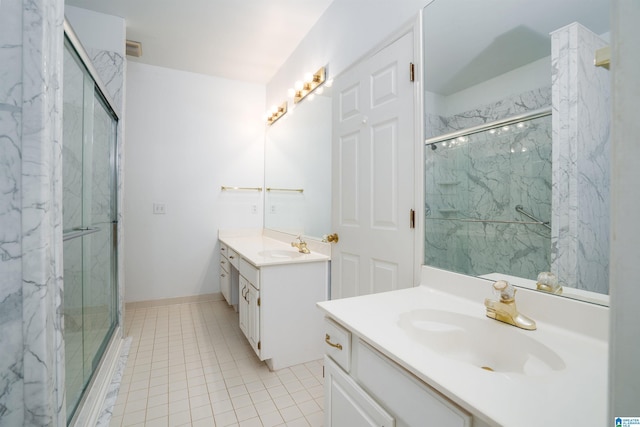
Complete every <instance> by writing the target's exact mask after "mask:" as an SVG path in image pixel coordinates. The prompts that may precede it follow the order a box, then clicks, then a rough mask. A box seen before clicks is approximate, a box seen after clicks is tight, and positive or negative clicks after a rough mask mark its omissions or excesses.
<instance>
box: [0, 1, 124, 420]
mask: <svg viewBox="0 0 640 427" xmlns="http://www.w3.org/2000/svg"><path fill="white" fill-rule="evenodd" d="M63 13H64V2H63V1H62V0H46V1H45V0H30V1H28V2H22V1H19V0H3V1H2V2H0V64H2V66H1V67H0V178H1V179H0V221H1V222H0V275H1V277H2V286H1V287H0V348H2V357H1V358H0V425H2V426H5V425H7V426H21V425H29V426H35V427H38V426H64V425H66V413H65V402H64V399H65V397H64V390H65V369H64V356H65V355H64V341H63V325H62V315H61V313H62V300H63V297H62V296H63V286H62V285H63V283H62V271H63V269H62V266H63V259H62V253H63V249H62V248H63V244H62V228H63V224H62V184H61V182H62V144H61V142H62V110H63V106H62V93H61V92H62V91H61V88H62V87H63V81H62V59H63V42H62V38H63V20H64V15H63ZM95 55H96V56H94V57H99V58H98V59H99V60H103V58H104V60H103V63H110V64H117V67H115V68H116V69H117V70H115V71H114V67H107V66H106V65H105V66H103V67H102V68H103V69H105V70H106V69H109V70H111V73H112V74H111V75H112V78H111V79H105V81H108V84H107V87H109V88H110V90H111V88H113V93H112V97H114V98H117V99H119V103H118V104H117V105H119V106H120V107H121V106H122V93H123V87H124V86H123V83H124V66H125V63H124V58H122V56H120V58H118V57H117V55H111V56H110V55H109V54H103V55H101V54H100V53H96V54H95ZM114 95H115V96H114ZM118 132H119V136H121V135H122V126H120V127H119V129H118ZM121 141H122V138H120V142H119V143H120V144H121V143H122V142H121ZM120 153H122V150H120ZM121 168H122V162H120V170H121ZM120 206H122V204H121V203H120ZM118 215H119V217H120V218H121V215H122V213H121V212H119V213H118ZM119 234H120V235H121V230H119ZM120 242H122V239H120ZM120 275H121V276H120V277H123V276H122V275H123V269H122V268H121V269H120ZM120 286H121V287H122V286H123V282H122V280H121V281H120ZM121 295H122V292H121ZM121 301H122V296H121ZM121 307H122V302H120V304H119V316H120V317H122V314H121V313H122V310H121Z"/></svg>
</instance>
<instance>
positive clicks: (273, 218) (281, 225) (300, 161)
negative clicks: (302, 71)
mask: <svg viewBox="0 0 640 427" xmlns="http://www.w3.org/2000/svg"><path fill="white" fill-rule="evenodd" d="M330 92H331V90H330V88H329V87H328V86H327V85H325V86H322V87H320V88H318V89H316V90H315V91H314V92H313V93H311V94H309V95H308V96H307V97H306V98H304V99H303V100H302V101H300V102H298V103H297V104H293V103H290V104H289V109H288V111H287V114H286V115H284V116H283V117H282V118H280V119H279V120H278V121H277V122H275V123H274V124H273V125H271V126H269V127H268V129H267V133H266V140H265V189H266V192H265V206H264V224H265V228H269V229H272V230H277V231H282V232H286V233H291V234H294V235H305V236H307V237H316V238H318V239H320V238H321V236H323V235H324V234H327V233H329V232H330V230H331V180H330V179H328V177H330V176H331V93H330Z"/></svg>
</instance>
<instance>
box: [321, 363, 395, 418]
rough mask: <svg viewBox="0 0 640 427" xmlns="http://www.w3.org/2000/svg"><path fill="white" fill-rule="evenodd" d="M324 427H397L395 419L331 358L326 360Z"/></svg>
mask: <svg viewBox="0 0 640 427" xmlns="http://www.w3.org/2000/svg"><path fill="white" fill-rule="evenodd" d="M324 399H325V403H324V405H325V412H324V425H325V427H374V426H377V427H394V426H395V420H394V419H393V417H392V416H391V415H389V414H388V413H387V412H386V411H385V410H384V409H383V408H382V407H381V406H380V405H378V404H377V403H376V402H375V401H374V400H373V399H372V398H371V396H369V395H368V394H367V393H366V392H365V391H364V390H363V389H362V388H361V387H360V386H359V385H358V384H357V383H356V382H355V381H354V380H353V379H352V378H351V377H349V376H348V375H347V374H346V373H345V372H344V371H343V370H342V369H340V367H339V366H338V365H336V364H335V363H334V362H333V361H332V360H331V359H330V358H328V357H327V356H325V358H324Z"/></svg>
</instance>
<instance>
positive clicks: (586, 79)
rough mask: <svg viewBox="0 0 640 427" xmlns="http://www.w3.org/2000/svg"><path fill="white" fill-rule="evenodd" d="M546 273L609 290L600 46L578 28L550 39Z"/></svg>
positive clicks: (605, 96)
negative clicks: (549, 218)
mask: <svg viewBox="0 0 640 427" xmlns="http://www.w3.org/2000/svg"><path fill="white" fill-rule="evenodd" d="M551 40H552V70H553V71H552V81H553V122H554V123H553V220H552V226H553V233H552V234H553V237H552V257H551V259H552V271H554V272H555V273H556V274H557V275H558V277H559V278H560V279H561V280H562V281H563V282H565V283H567V284H569V285H570V286H572V287H576V288H579V289H585V290H589V291H594V292H599V293H605V294H606V293H608V283H609V274H608V271H609V205H610V178H609V174H610V146H611V136H610V105H611V104H610V98H611V96H610V86H611V83H610V74H609V71H608V70H607V69H605V68H602V67H595V66H594V65H593V58H594V53H595V51H596V49H598V48H601V47H604V46H606V44H607V43H606V42H605V41H603V40H602V39H601V38H600V37H599V36H598V35H596V34H594V33H593V32H591V31H590V30H589V29H587V28H585V27H584V26H582V25H581V24H579V23H573V24H571V25H568V26H566V27H564V28H561V29H559V30H557V31H555V32H553V33H552V35H551Z"/></svg>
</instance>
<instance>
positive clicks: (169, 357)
mask: <svg viewBox="0 0 640 427" xmlns="http://www.w3.org/2000/svg"><path fill="white" fill-rule="evenodd" d="M125 319H126V324H125V332H126V335H127V336H131V337H132V343H131V349H130V352H129V359H128V362H127V366H126V368H125V370H124V376H123V379H122V383H121V386H120V395H119V396H118V399H117V401H116V405H117V406H116V407H115V408H114V416H113V417H112V419H111V424H110V426H113V427H123V426H127V427H129V426H131V427H137V426H148V427H181V426H190V427H205V426H209V427H211V426H214V425H215V426H217V427H225V426H240V427H254V426H255V427H273V426H278V425H286V426H312V427H321V426H322V423H323V417H324V415H323V412H322V407H323V378H322V361H321V360H318V361H314V362H309V363H305V364H301V365H297V366H292V367H290V368H285V369H281V370H279V371H277V372H270V371H269V369H268V368H267V366H266V364H265V363H264V362H261V361H260V360H258V358H257V356H256V354H255V353H254V352H253V350H252V349H251V347H250V346H249V345H248V342H247V340H246V339H245V337H244V335H243V334H242V332H241V331H240V328H239V326H238V313H236V312H235V311H234V310H233V309H231V308H230V307H229V306H228V305H227V304H226V303H224V302H222V301H216V302H204V303H192V304H176V305H170V306H165V307H153V308H140V309H135V310H128V311H127V313H126V315H125ZM115 409H117V411H116V410H115Z"/></svg>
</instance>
